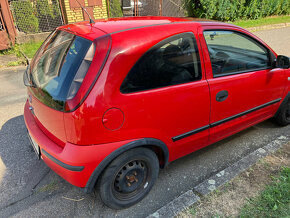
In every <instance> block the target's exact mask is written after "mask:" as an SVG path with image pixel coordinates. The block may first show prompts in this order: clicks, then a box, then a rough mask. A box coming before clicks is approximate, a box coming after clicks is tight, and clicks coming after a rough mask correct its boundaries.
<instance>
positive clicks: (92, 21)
mask: <svg viewBox="0 0 290 218" xmlns="http://www.w3.org/2000/svg"><path fill="white" fill-rule="evenodd" d="M76 2H77V3H78V4H79V5H80V6H81V8H82V10H83V11H84V12H86V14H87V15H88V16H89V18H90V24H93V23H95V21H94V20H93V19H92V18H91V16H90V14H89V13H88V12H87V10H86V9H85V8H84V7H83V6H82V5H81V3H80V2H79V1H78V0H76Z"/></svg>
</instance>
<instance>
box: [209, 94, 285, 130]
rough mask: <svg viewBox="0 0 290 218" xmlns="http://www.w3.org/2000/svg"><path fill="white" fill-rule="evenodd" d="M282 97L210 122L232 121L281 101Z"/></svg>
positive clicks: (216, 124) (215, 124) (213, 125)
mask: <svg viewBox="0 0 290 218" xmlns="http://www.w3.org/2000/svg"><path fill="white" fill-rule="evenodd" d="M281 99H282V98H278V99H276V100H273V101H270V102H267V103H266V104H262V105H260V106H258V107H254V108H252V109H250V110H246V111H244V112H242V113H239V114H236V115H234V116H231V117H227V118H225V119H222V120H219V121H217V122H214V123H211V124H210V127H215V126H218V125H220V124H223V123H225V122H228V121H230V120H233V119H236V118H238V117H242V116H244V115H246V114H249V113H252V112H254V111H257V110H260V109H262V108H264V107H267V106H270V105H272V104H275V103H278V102H279V101H281Z"/></svg>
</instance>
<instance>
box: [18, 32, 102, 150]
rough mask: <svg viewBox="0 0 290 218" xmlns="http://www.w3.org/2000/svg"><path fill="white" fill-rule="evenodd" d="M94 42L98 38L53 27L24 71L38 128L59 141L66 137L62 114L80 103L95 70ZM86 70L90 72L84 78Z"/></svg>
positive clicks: (60, 142) (62, 143)
mask: <svg viewBox="0 0 290 218" xmlns="http://www.w3.org/2000/svg"><path fill="white" fill-rule="evenodd" d="M96 46H97V41H95V42H93V41H91V40H89V39H85V38H83V37H80V36H78V35H75V34H72V33H70V32H67V31H63V30H62V31H61V30H56V31H54V32H53V33H51V35H50V36H49V37H48V38H47V40H46V41H45V42H44V43H43V45H42V46H41V48H40V49H39V50H38V51H37V53H36V55H35V57H34V58H33V60H32V62H31V64H30V66H29V67H28V69H27V71H26V72H25V74H24V83H25V85H26V86H28V95H29V98H28V99H29V104H30V109H31V111H32V113H33V115H34V118H35V120H36V122H37V124H38V126H39V128H41V129H42V131H43V132H44V133H45V134H46V135H47V136H48V137H50V138H51V139H52V140H53V141H54V142H56V143H57V144H59V145H64V143H65V141H66V135H65V132H66V131H65V125H64V121H63V114H64V113H68V112H71V111H72V110H75V109H76V108H77V107H78V106H79V104H80V102H81V101H82V100H83V99H82V98H84V96H85V94H84V93H85V92H86V91H88V87H90V86H91V84H92V82H93V80H92V78H95V77H96V73H97V72H98V70H97V69H95V70H89V69H90V66H91V65H95V64H92V61H93V59H94V58H95V56H96V52H95V51H96ZM92 68H93V66H92ZM87 74H90V76H88V77H89V78H88V79H87V81H86V80H84V79H85V77H86V75H87ZM83 83H85V84H83ZM88 83H89V84H88ZM79 92H80V93H79Z"/></svg>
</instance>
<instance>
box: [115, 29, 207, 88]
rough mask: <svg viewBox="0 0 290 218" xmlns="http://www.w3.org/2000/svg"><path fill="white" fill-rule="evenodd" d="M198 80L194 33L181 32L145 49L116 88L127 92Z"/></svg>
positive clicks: (199, 71) (199, 70)
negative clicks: (143, 53)
mask: <svg viewBox="0 0 290 218" xmlns="http://www.w3.org/2000/svg"><path fill="white" fill-rule="evenodd" d="M200 79H201V69H200V59H199V54H198V49H197V46H196V42H195V38H194V35H193V34H192V33H183V34H179V35H176V36H173V37H170V38H168V39H166V40H163V41H161V42H160V43H158V44H156V45H155V46H153V47H152V48H151V49H150V50H148V51H147V52H146V53H145V55H143V56H142V57H141V58H140V59H139V60H138V62H137V63H136V64H135V66H134V67H133V68H132V69H131V70H130V72H129V73H128V75H127V77H126V78H125V80H124V81H123V84H122V85H121V88H120V90H121V92H122V93H131V92H138V91H143V90H149V89H155V88H160V87H165V86H171V85H176V84H181V83H188V82H192V81H196V80H200Z"/></svg>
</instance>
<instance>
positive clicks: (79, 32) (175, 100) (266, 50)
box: [24, 17, 290, 209]
mask: <svg viewBox="0 0 290 218" xmlns="http://www.w3.org/2000/svg"><path fill="white" fill-rule="evenodd" d="M288 68H289V58H288V57H285V56H277V55H276V53H275V52H274V51H273V50H272V49H271V48H270V47H269V46H267V45H266V44H265V43H264V42H263V41H261V40H260V39H259V38H257V37H256V36H254V35H253V34H252V33H250V32H248V31H246V30H244V29H242V28H240V27H237V26H235V25H231V24H226V23H220V22H212V21H198V20H190V19H184V18H169V17H137V18H121V19H108V20H99V21H96V23H95V24H90V23H89V22H81V23H76V24H70V25H66V26H62V27H59V28H57V29H56V30H55V31H54V32H52V33H51V34H50V36H49V37H48V38H47V40H46V41H45V42H44V43H43V45H42V46H41V48H40V49H39V50H38V52H37V53H36V55H35V57H34V59H33V60H32V62H31V64H30V66H29V67H28V69H27V71H26V72H25V74H24V83H25V85H26V86H27V87H28V88H27V89H28V100H27V102H26V105H25V109H24V118H25V123H26V126H27V129H28V133H29V138H30V139H31V143H32V145H33V147H34V149H35V151H36V153H37V155H38V157H39V158H41V159H43V161H44V162H45V163H46V164H47V165H48V166H49V167H50V168H51V169H53V170H54V171H55V172H56V173H57V174H59V175H60V176H61V177H63V178H64V179H65V180H67V181H68V182H70V183H71V184H73V185H75V186H78V187H82V188H84V190H85V191H86V192H91V191H92V190H93V188H94V187H98V189H99V193H100V196H101V199H102V200H103V201H104V203H105V204H106V205H108V206H109V207H111V208H115V209H120V208H125V207H128V206H131V205H133V204H135V203H136V202H138V201H140V200H141V199H143V198H144V196H145V195H146V194H147V193H148V192H149V191H150V189H151V188H152V186H153V184H154V182H155V180H156V179H157V177H158V172H159V168H163V167H164V166H166V165H167V164H168V163H169V162H171V161H173V160H175V159H177V158H180V157H182V156H184V155H187V154H189V153H191V152H194V151H196V150H198V149H200V148H202V147H205V146H207V145H210V144H212V143H214V142H217V141H219V140H221V139H223V138H225V137H227V136H230V135H232V134H234V133H236V132H238V131H241V130H243V129H245V128H247V127H249V126H252V125H255V124H257V123H259V122H261V121H263V120H266V119H268V118H271V117H274V118H275V120H276V121H277V122H278V123H279V124H280V125H287V124H289V123H290V70H289V69H288Z"/></svg>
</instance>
